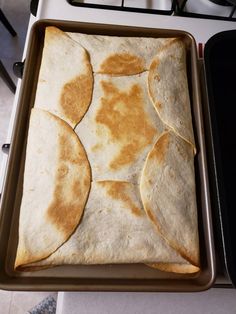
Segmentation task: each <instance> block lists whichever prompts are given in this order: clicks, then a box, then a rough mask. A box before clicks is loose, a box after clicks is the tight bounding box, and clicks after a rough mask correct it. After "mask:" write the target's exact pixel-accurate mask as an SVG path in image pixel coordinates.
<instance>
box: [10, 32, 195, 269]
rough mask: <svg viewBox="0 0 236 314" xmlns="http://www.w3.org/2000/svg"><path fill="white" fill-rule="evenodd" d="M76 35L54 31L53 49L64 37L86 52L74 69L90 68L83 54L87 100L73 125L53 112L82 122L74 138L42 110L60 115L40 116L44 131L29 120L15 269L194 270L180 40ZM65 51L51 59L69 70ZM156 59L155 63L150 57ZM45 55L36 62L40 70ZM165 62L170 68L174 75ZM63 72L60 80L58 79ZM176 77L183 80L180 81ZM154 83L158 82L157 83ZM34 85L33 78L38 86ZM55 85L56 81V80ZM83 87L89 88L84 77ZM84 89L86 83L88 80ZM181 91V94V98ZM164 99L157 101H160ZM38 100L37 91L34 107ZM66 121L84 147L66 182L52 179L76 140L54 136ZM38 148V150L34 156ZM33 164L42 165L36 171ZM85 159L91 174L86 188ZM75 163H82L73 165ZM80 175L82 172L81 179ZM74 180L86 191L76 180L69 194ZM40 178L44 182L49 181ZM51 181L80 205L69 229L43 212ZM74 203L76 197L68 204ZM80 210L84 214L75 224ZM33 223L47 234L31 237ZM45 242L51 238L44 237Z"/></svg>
mask: <svg viewBox="0 0 236 314" xmlns="http://www.w3.org/2000/svg"><path fill="white" fill-rule="evenodd" d="M54 31H55V32H54ZM53 32H54V35H55V33H56V32H57V31H56V30H55V29H53ZM49 34H50V33H49ZM54 35H53V38H54ZM69 35H70V36H72V35H71V34H69ZM77 35H78V36H74V35H73V36H72V37H71V38H70V37H69V36H68V35H66V34H64V33H63V32H61V31H59V33H58V38H59V39H57V36H56V35H55V37H56V38H55V41H56V42H57V41H58V40H59V41H60V43H59V44H57V45H52V47H55V46H56V47H58V50H57V51H60V49H59V48H60V47H63V45H62V42H63V44H65V47H63V48H62V51H64V50H66V49H67V48H66V47H67V45H68V51H70V49H72V48H73V49H72V51H74V49H76V54H77V55H78V60H80V61H81V55H84V52H85V50H84V49H86V50H87V52H88V53H87V54H86V56H87V61H82V62H80V67H82V68H83V69H84V67H85V68H86V71H87V69H88V67H89V66H88V65H89V62H88V56H90V59H91V64H92V66H93V71H94V73H93V78H94V86H93V91H92V100H91V103H90V104H89V102H88V101H87V102H86V106H85V107H83V106H82V107H81V108H82V111H81V110H80V109H79V110H78V116H77V113H76V112H77V109H78V107H75V117H76V118H73V119H72V120H73V123H72V120H71V119H68V116H66V115H61V111H60V110H58V111H57V109H55V110H54V109H53V110H54V111H53V112H54V113H55V114H56V115H58V116H59V117H61V118H62V119H64V120H65V121H67V122H68V123H69V124H70V125H71V126H73V127H74V125H75V123H77V122H79V123H78V125H77V127H76V128H75V132H76V133H77V135H78V138H79V139H80V140H81V143H80V140H79V139H78V138H76V135H75V133H73V131H72V129H71V128H70V127H69V125H68V124H67V123H66V122H63V121H62V120H60V119H59V118H56V117H55V116H53V115H50V114H49V113H47V115H49V117H51V118H50V119H51V120H52V121H54V122H55V121H57V123H54V122H53V123H51V122H50V121H49V120H50V119H48V118H45V119H42V120H43V121H44V122H42V123H41V125H43V126H44V128H45V132H44V133H42V137H40V136H41V135H40V130H41V127H40V125H37V127H35V126H34V123H33V124H32V123H31V125H30V131H29V143H31V144H29V147H31V148H30V149H28V151H27V158H28V159H27V160H28V161H27V160H26V170H25V183H24V185H25V186H27V184H28V188H26V187H25V186H24V191H23V200H22V206H21V218H20V232H19V235H20V240H19V248H18V253H17V260H16V267H17V269H18V270H19V269H20V270H22V269H29V268H31V267H32V269H37V268H38V267H48V266H55V265H62V264H108V263H146V264H148V265H150V266H151V267H157V268H159V269H161V270H165V271H173V272H180V273H191V272H196V271H198V270H199V248H198V231H197V208H196V200H195V183H194V166H193V158H194V149H195V143H194V138H193V131H192V124H191V110H190V104H189V99H187V96H186V95H187V93H188V86H187V84H186V81H185V79H186V73H185V71H186V65H185V51H184V48H183V45H182V44H179V41H178V40H173V39H160V40H159V41H158V40H154V41H153V39H145V40H144V39H140V38H139V39H134V38H120V39H118V40H117V44H116V41H115V38H110V37H106V38H103V36H87V35H80V34H77ZM50 37H51V34H50V35H49V38H50ZM62 38H63V41H61V39H62ZM68 38H69V41H68ZM72 38H73V39H72ZM64 39H65V41H64ZM90 39H91V42H90ZM47 42H48V40H47V34H46V40H45V43H46V45H45V48H44V50H45V51H44V54H43V57H44V56H45V60H46V61H47V60H50V58H49V57H47V49H48V46H47ZM99 42H100V43H99ZM144 43H145V44H146V45H147V51H145V49H143V47H142V45H141V44H143V45H144ZM49 46H50V45H49ZM75 47H76V48H75ZM148 47H149V48H148ZM50 49H51V48H50ZM53 49H54V48H53ZM53 51H54V50H53ZM66 51H67V50H66ZM114 53H115V54H118V55H119V58H118V61H117V62H116V65H117V68H116V67H115V68H114V66H113V62H114V58H113V57H114ZM126 53H130V54H131V56H132V58H133V57H134V58H133V59H132V58H129V57H128V56H127V55H125V54H126ZM55 55H56V54H55ZM65 55H66V54H62V56H60V54H58V55H56V57H55V59H56V60H57V62H59V61H60V62H59V63H60V64H66V65H67V66H68V68H69V72H70V71H72V69H71V65H70V64H67V62H69V61H65V63H64V59H63V58H64V57H65ZM147 55H148V56H147ZM116 56H117V55H116ZM136 57H137V58H136ZM135 58H136V59H135ZM52 59H53V58H52ZM139 59H141V63H140V62H139V61H140V60H139ZM66 60H67V59H66ZM73 60H74V58H73ZM83 60H85V59H83ZM122 60H123V61H122ZM157 60H160V62H159V63H157V62H156V61H157ZM46 61H44V60H43V61H42V67H41V70H42V73H44V69H45V68H44V66H43V65H44V64H45V62H46ZM70 61H71V58H70ZM53 62H54V61H53ZM104 62H105V64H106V66H104ZM140 64H141V67H140V68H139V66H140ZM165 66H166V68H165ZM73 68H74V66H73ZM149 68H150V71H149ZM79 69H80V68H79ZM104 69H106V70H104ZM170 69H172V70H173V69H174V70H175V71H173V73H172V74H173V75H172V76H171V75H170V72H171V71H172V70H171V71H170ZM90 70H91V67H90ZM81 71H82V70H81ZM81 71H79V72H81ZM82 72H83V71H82ZM137 72H138V73H137ZM183 72H184V73H185V74H183ZM45 73H47V72H45ZM86 73H88V72H86ZM90 74H91V72H90ZM66 75H67V74H64V73H63V72H61V74H58V78H57V79H55V80H53V81H50V82H53V83H52V86H51V84H50V83H49V81H47V83H49V84H48V86H47V87H46V88H47V90H48V91H49V90H50V89H52V90H53V89H54V88H58V92H59V94H60V97H61V93H62V90H63V88H62V87H63V86H64V85H63V84H64V83H66V81H67V79H66V80H64V77H66ZM61 80H63V84H61V83H60V82H61ZM181 80H182V81H183V82H182V83H179V81H181ZM64 81H65V82H64ZM156 81H158V82H159V83H160V84H156ZM58 82H59V83H60V84H61V85H60V84H59V83H58ZM89 82H90V83H91V82H92V81H91V80H89ZM163 82H164V83H163ZM41 83H42V82H39V88H38V90H39V91H40V89H41V87H42V86H41V85H40V84H41ZM162 83H163V84H162ZM58 84H59V85H60V87H54V85H55V86H57V85H58ZM59 85H58V86H59ZM72 85H73V84H72ZM79 85H80V84H79ZM88 86H90V87H89V90H90V91H91V84H90V85H89V84H88ZM180 86H181V88H180ZM82 87H84V85H83V84H82ZM82 89H84V88H82ZM182 89H183V90H182ZM84 90H85V91H86V88H85V89H84ZM180 92H181V93H182V92H183V93H184V95H185V96H181V95H180V94H181V93H180ZM37 93H38V91H37ZM39 94H40V92H39ZM79 94H80V92H79ZM67 95H70V93H67ZM81 95H83V93H82V94H81ZM166 95H167V96H168V97H166ZM46 96H47V93H45V92H42V98H44V99H46V98H45V97H46ZM68 97H69V96H68ZM83 99H84V97H83ZM85 99H89V97H88V98H86V97H85ZM161 99H162V100H164V101H162V102H160V100H161ZM172 100H173V101H172ZM187 100H188V101H187ZM59 103H60V102H59ZM38 104H39V102H38V100H37V96H36V107H37V106H38ZM52 104H53V105H49V103H47V104H45V109H46V110H48V111H50V110H51V109H50V108H59V107H58V102H57V101H56V102H54V100H53V102H52ZM78 106H79V105H78ZM160 108H161V109H160ZM45 114H46V113H45ZM45 114H44V116H45ZM83 115H84V116H83ZM52 117H53V118H52ZM45 120H47V122H45ZM175 120H176V121H175ZM33 121H34V120H33ZM59 121H60V122H59ZM35 125H36V124H35ZM59 125H60V127H59ZM62 125H64V126H63V127H62ZM57 126H58V127H57ZM65 127H66V129H67V130H68V137H69V138H71V137H73V138H74V140H73V141H76V142H77V143H79V144H77V145H79V146H78V147H79V148H78V150H80V151H81V154H83V158H82V159H83V162H81V164H80V163H78V162H77V161H76V158H75V159H74V158H73V159H70V162H71V167H69V169H70V170H71V173H70V177H68V180H67V179H66V180H64V179H62V180H61V178H60V179H58V180H56V179H55V178H56V175H55V173H56V172H57V167H59V166H58V154H57V151H58V149H59V150H60V149H61V150H66V151H68V154H69V152H70V151H73V152H75V151H74V146H75V149H76V147H77V146H76V145H72V144H71V145H69V146H67V144H66V145H65V143H64V144H63V145H62V142H61V143H59V140H58V132H59V134H60V132H61V131H60V130H62V129H63V130H64V128H65ZM31 128H32V130H31ZM68 128H69V129H68ZM36 129H37V131H36ZM69 130H70V131H69ZM63 132H64V131H63ZM72 133H73V136H72ZM48 134H49V142H47V144H46V146H45V145H44V149H42V148H41V147H42V143H43V144H45V143H44V141H45V139H47V137H48V136H47V135H48ZM59 138H60V136H59ZM75 138H76V139H75ZM166 138H167V140H166ZM33 139H34V141H35V142H36V143H40V144H37V145H39V148H40V149H38V148H37V145H36V147H34V146H33V144H32V143H33ZM39 139H40V140H39ZM49 143H50V145H49ZM166 143H167V144H166ZM52 147H53V148H52ZM67 147H69V148H68V149H67ZM83 147H84V149H83ZM37 150H39V151H40V150H41V152H43V153H42V154H43V155H44V154H45V155H44V156H43V157H42V161H40V162H39V161H38V158H39V156H38V155H37ZM82 151H83V153H82ZM85 152H86V153H85ZM72 154H74V153H72ZM86 155H87V156H86ZM40 163H41V164H42V167H41V168H40V167H39V169H37V170H35V168H36V167H37V165H38V164H40ZM89 163H90V165H91V170H92V181H93V182H92V188H91V191H90V192H89V189H90V180H91V178H90V175H91V174H90V171H89ZM31 164H32V165H31ZM78 164H79V166H80V165H81V167H79V169H77V170H76V169H75V168H76V167H78ZM27 165H28V166H27ZM31 167H32V168H33V169H34V171H35V174H36V175H38V172H39V171H41V169H46V170H45V171H44V170H43V176H42V181H39V180H36V179H35V178H34V172H33V171H29V170H27V169H28V168H29V169H30V168H31ZM83 167H84V168H83ZM59 169H61V167H59ZM61 171H62V177H63V175H64V168H63V167H62V170H60V171H59V174H60V173H61ZM83 171H85V172H83ZM66 172H67V171H66ZM81 172H82V175H81V174H80V173H81ZM32 174H33V175H32ZM85 177H86V178H88V180H86V181H85V180H84V181H83V179H84V178H85ZM57 178H58V177H57ZM163 179H165V180H163ZM34 180H35V183H34ZM81 180H82V182H84V185H83V189H84V190H81V189H79V191H78V189H77V188H76V191H77V192H78V195H73V197H72V195H71V191H73V192H75V186H76V187H80V184H81ZM47 181H49V182H50V184H49V186H48V184H47ZM27 182H28V183H27ZM45 182H46V184H45ZM61 182H62V183H61ZM35 184H37V186H36V188H37V189H35V190H33V193H34V195H33V196H32V199H33V200H35V203H36V204H35V205H34V203H33V201H32V203H30V202H28V199H29V197H30V195H31V194H30V193H28V192H27V191H30V188H31V186H33V187H34V185H35ZM58 185H60V186H61V185H63V187H65V189H64V188H62V187H61V189H62V190H61V191H63V193H64V194H63V198H61V199H60V200H59V201H60V202H62V203H63V201H64V199H65V200H66V205H68V206H66V207H65V208H66V210H67V211H68V210H70V209H71V208H73V213H74V212H76V209H78V211H79V214H78V216H79V217H78V216H76V217H77V218H75V219H74V216H73V215H72V216H73V217H72V216H71V222H72V221H73V224H72V225H71V226H68V229H67V233H66V235H65V232H64V233H63V231H64V229H65V228H64V229H63V227H62V228H58V223H57V222H56V223H55V222H53V223H52V220H50V219H48V214H47V216H45V213H47V212H48V208H50V206H51V205H50V204H51V203H50V202H54V200H53V197H54V189H57V186H58ZM72 185H73V186H72ZM73 187H74V189H73ZM114 187H115V189H114ZM114 190H115V192H114ZM41 191H42V192H41ZM88 193H89V195H88ZM44 194H45V197H44V198H43V199H42V195H44ZM140 194H141V199H140ZM81 196H82V198H81ZM87 197H88V202H87V204H86V200H87ZM81 200H82V201H81ZM74 202H78V203H76V205H75V206H74V207H73V204H74ZM41 203H43V204H42V205H43V206H41ZM85 204H86V207H85ZM39 205H40V206H41V208H40V210H39V211H37V215H38V217H37V222H36V223H35V225H34V222H33V219H34V217H35V216H34V217H33V216H32V217H30V215H29V212H30V210H31V211H32V208H33V210H35V208H36V209H37V208H38V207H37V206H39ZM83 210H84V215H83V217H82V219H81V221H80V223H79V219H80V216H81V213H82V212H83ZM54 213H55V216H56V217H59V218H62V219H61V220H60V223H62V224H63V225H64V224H65V225H67V220H68V219H69V218H68V217H70V216H68V215H67V212H63V215H62V214H61V213H60V212H59V210H55V212H54ZM22 217H23V218H22ZM25 217H26V218H27V219H26V218H25ZM173 217H174V219H173ZM68 221H70V220H68ZM183 225H184V226H183ZM39 229H42V231H43V232H44V233H42V236H41V237H39V236H38V233H37V239H36V240H34V238H35V237H36V230H39ZM59 229H60V230H59ZM42 231H41V232H42ZM28 233H29V235H30V236H28ZM27 239H29V240H27ZM34 241H35V243H34ZM47 241H49V242H50V243H49V245H48V243H46V242H47ZM45 243H46V245H45ZM22 252H23V253H22ZM22 256H23V258H22Z"/></svg>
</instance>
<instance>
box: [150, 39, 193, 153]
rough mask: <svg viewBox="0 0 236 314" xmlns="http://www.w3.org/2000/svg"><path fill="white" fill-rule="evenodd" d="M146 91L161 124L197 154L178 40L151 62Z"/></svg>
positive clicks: (182, 44) (166, 47)
mask: <svg viewBox="0 0 236 314" xmlns="http://www.w3.org/2000/svg"><path fill="white" fill-rule="evenodd" d="M148 88H149V94H150V97H151V99H152V101H153V104H154V106H155V108H156V110H157V112H158V114H159V116H160V118H161V119H162V121H163V123H165V124H166V125H167V126H168V127H170V128H172V129H173V131H174V132H176V133H177V134H178V135H179V136H181V137H182V138H183V139H185V140H186V141H187V142H189V143H190V144H191V145H192V147H193V149H194V150H195V151H196V148H195V141H194V135H193V127H192V118H191V106H190V99H189V92H188V81H187V71H186V52H185V46H184V43H183V42H182V41H181V40H180V39H173V40H171V41H170V42H168V43H167V44H166V45H165V46H163V47H162V49H161V50H160V51H159V52H158V53H157V55H156V56H155V57H154V59H153V60H152V63H151V65H150V69H149V76H148Z"/></svg>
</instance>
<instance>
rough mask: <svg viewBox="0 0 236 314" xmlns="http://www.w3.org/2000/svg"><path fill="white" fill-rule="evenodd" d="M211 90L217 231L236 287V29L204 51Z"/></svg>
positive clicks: (218, 37)
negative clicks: (235, 223)
mask: <svg viewBox="0 0 236 314" xmlns="http://www.w3.org/2000/svg"><path fill="white" fill-rule="evenodd" d="M204 60H205V73H206V82H207V92H208V103H209V113H208V119H209V120H208V125H209V126H210V128H211V132H208V135H209V136H210V142H211V144H212V147H211V161H210V163H211V165H212V171H213V172H214V176H213V178H212V180H211V188H212V189H213V193H211V194H212V202H213V204H214V210H215V211H216V217H217V218H218V219H215V220H216V223H215V224H214V225H215V226H216V228H215V231H216V233H217V236H218V238H219V241H220V242H221V246H222V252H223V254H224V256H223V258H224V261H225V266H226V271H227V273H228V276H229V278H230V279H231V281H232V283H233V285H234V286H236V242H235V238H236V229H235V226H234V222H235V218H236V211H235V208H236V205H235V204H236V202H235V177H236V166H235V160H236V137H235V134H236V124H235V116H236V107H235V73H236V30H234V31H225V32H221V33H218V34H216V35H214V36H213V37H211V38H210V39H209V40H208V42H207V43H206V45H205V51H204Z"/></svg>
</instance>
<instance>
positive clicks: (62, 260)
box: [25, 181, 196, 272]
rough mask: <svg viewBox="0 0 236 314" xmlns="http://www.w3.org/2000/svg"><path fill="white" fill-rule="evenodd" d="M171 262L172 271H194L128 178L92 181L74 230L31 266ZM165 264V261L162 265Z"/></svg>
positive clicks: (30, 265)
mask: <svg viewBox="0 0 236 314" xmlns="http://www.w3.org/2000/svg"><path fill="white" fill-rule="evenodd" d="M157 261H158V262H160V263H162V264H163V265H165V264H166V263H170V262H171V263H173V264H172V265H175V266H173V268H172V271H175V270H177V271H178V268H183V267H185V268H186V269H187V267H188V272H194V271H196V267H193V266H192V265H190V264H189V263H188V262H187V261H186V260H184V259H183V258H182V257H181V256H180V255H179V254H178V253H176V252H175V251H174V250H173V249H172V248H170V246H169V245H167V244H166V243H165V241H164V240H163V239H162V238H161V237H160V236H159V235H158V233H157V232H156V230H155V228H154V227H153V225H152V223H151V222H150V220H149V219H148V218H147V216H146V214H145V211H144V210H143V208H142V202H141V199H140V196H139V188H138V186H137V185H133V184H132V183H130V182H121V181H101V182H93V183H92V186H91V192H90V195H89V199H88V202H87V205H86V208H85V210H84V216H83V219H82V221H81V223H80V224H79V226H78V227H77V229H76V231H75V233H74V234H73V235H72V236H71V237H70V239H69V240H68V241H67V242H66V243H64V244H63V245H62V246H61V247H60V248H58V250H57V251H56V252H54V253H52V255H51V256H50V257H48V258H47V259H44V260H42V261H40V262H37V263H33V264H29V265H25V267H26V269H27V266H28V267H30V268H31V270H32V269H33V268H34V267H37V268H38V267H39V266H41V267H42V266H55V265H63V264H64V265H65V264H70V265H71V264H113V263H115V264H120V263H146V262H157ZM166 267H168V265H167V266H166Z"/></svg>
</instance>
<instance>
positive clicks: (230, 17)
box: [0, 0, 236, 287]
mask: <svg viewBox="0 0 236 314" xmlns="http://www.w3.org/2000/svg"><path fill="white" fill-rule="evenodd" d="M212 1H213V0H212ZM214 1H220V0H214ZM222 1H223V0H222ZM230 1H234V0H230ZM37 2H38V5H37ZM235 7H236V6H235V5H234V6H233V5H227V6H226V5H219V4H216V3H214V2H211V1H210V0H197V1H196V0H188V1H186V0H184V1H182V0H178V1H176V0H173V1H171V0H166V1H165V0H159V1H158V0H155V1H152V0H146V1H141V0H122V1H120V0H107V1H102V0H84V1H82V0H67V1H66V0H50V1H46V0H39V1H32V2H31V8H34V10H33V13H34V15H33V14H31V17H30V21H29V27H28V32H27V36H26V44H25V49H24V53H23V59H24V58H25V55H26V48H27V43H28V38H29V33H30V29H31V27H32V25H33V23H34V22H35V21H37V20H39V19H55V20H70V21H80V22H90V23H101V24H116V25H126V26H137V27H147V28H164V29H178V30H184V31H188V32H189V33H191V34H192V35H193V36H194V38H195V40H196V43H197V45H198V47H199V70H200V71H201V73H202V74H203V71H202V67H203V62H202V60H201V57H202V47H204V44H205V43H206V42H207V40H208V39H209V38H210V37H212V36H213V35H214V34H216V33H218V32H221V31H225V30H232V29H236V23H235V21H236V13H235ZM234 19H235V20H234ZM23 59H22V60H23ZM202 80H204V77H202ZM20 85H21V80H18V84H17V90H16V96H15V101H14V105H13V111H12V115H11V120H10V124H9V130H8V136H7V140H6V142H7V143H10V141H11V135H12V129H13V125H14V118H15V113H16V109H17V103H18V97H19V90H20ZM202 86H203V87H204V84H202ZM203 94H205V91H204V90H203ZM203 100H204V97H203ZM6 164H7V154H5V155H4V158H3V161H2V165H1V172H0V192H1V189H2V183H3V182H2V181H3V178H4V173H5V168H6ZM216 242H217V241H216ZM216 245H217V243H216ZM218 249H219V250H220V248H217V250H218ZM217 268H218V277H217V280H216V284H215V287H222V286H224V287H232V284H231V282H230V280H229V278H228V277H227V275H226V272H225V266H224V261H223V258H222V257H221V256H220V254H219V256H218V257H217Z"/></svg>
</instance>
